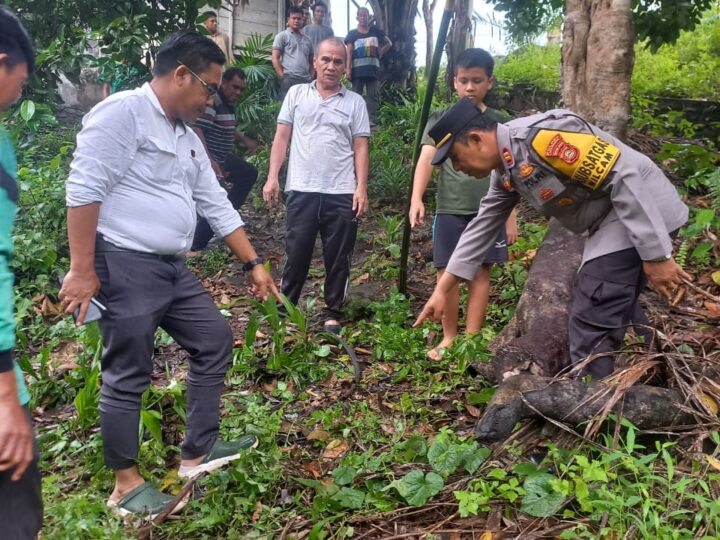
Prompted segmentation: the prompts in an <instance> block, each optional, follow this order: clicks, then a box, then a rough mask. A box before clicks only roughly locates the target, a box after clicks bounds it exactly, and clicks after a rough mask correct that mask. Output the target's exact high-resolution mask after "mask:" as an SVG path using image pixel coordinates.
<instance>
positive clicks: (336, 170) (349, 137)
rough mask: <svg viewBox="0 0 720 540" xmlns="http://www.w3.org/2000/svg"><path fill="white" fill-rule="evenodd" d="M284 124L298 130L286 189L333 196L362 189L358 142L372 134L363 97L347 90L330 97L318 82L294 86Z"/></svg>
mask: <svg viewBox="0 0 720 540" xmlns="http://www.w3.org/2000/svg"><path fill="white" fill-rule="evenodd" d="M277 121H278V124H289V125H291V126H292V130H293V131H292V138H291V141H290V161H289V163H288V172H287V183H286V185H285V191H305V192H315V193H327V194H332V195H340V194H348V193H354V192H355V188H356V187H357V179H356V177H355V158H354V151H353V140H354V139H355V138H356V137H369V136H370V122H369V120H368V113H367V107H366V105H365V101H364V100H363V98H362V97H361V96H360V95H359V94H356V93H355V92H352V91H350V90H347V89H346V88H345V87H341V88H340V90H339V91H338V93H336V94H333V95H332V96H329V97H327V98H324V99H323V97H322V96H321V95H320V93H319V92H318V90H317V88H316V86H315V81H313V82H311V83H307V84H298V85H295V86H293V87H291V88H290V90H289V91H288V93H287V96H286V97H285V100H284V101H283V104H282V108H281V109H280V114H279V115H278V120H277Z"/></svg>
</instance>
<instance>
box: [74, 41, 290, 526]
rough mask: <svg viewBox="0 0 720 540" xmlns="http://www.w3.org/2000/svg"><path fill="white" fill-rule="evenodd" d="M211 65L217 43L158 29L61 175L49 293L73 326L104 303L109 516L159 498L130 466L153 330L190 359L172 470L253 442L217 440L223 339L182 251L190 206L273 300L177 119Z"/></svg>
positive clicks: (154, 508)
mask: <svg viewBox="0 0 720 540" xmlns="http://www.w3.org/2000/svg"><path fill="white" fill-rule="evenodd" d="M224 61H225V56H224V55H223V53H222V51H221V50H220V49H219V48H218V46H217V45H216V44H215V43H213V42H212V41H210V40H209V39H207V38H206V37H204V36H202V35H200V34H198V33H196V32H189V31H183V32H177V33H175V34H173V35H171V36H170V37H169V38H168V39H167V40H166V41H165V42H164V43H163V44H162V46H161V47H160V49H159V50H158V53H157V56H156V59H155V67H154V73H153V74H154V77H153V79H152V81H151V82H150V83H146V84H145V85H144V86H143V87H142V88H138V89H137V90H133V91H129V92H120V93H117V94H114V95H112V96H110V97H109V98H107V99H105V100H104V101H102V102H101V103H99V104H98V105H96V106H95V107H94V108H93V109H92V110H91V111H90V112H89V113H88V114H87V115H86V116H85V118H84V119H83V128H82V131H80V133H79V134H78V137H77V149H76V151H75V155H74V157H73V161H72V164H71V170H70V176H69V178H68V180H67V184H66V191H67V206H68V219H67V221H68V239H69V243H70V272H68V274H67V276H66V277H65V280H64V282H63V286H62V289H61V291H60V298H61V299H62V300H63V302H64V303H65V304H66V306H67V309H66V311H67V312H69V313H70V312H73V311H74V310H76V309H79V315H78V317H77V322H78V324H82V323H83V320H84V318H85V315H86V313H87V310H88V305H89V303H90V300H91V298H93V297H94V296H98V297H99V299H100V301H101V302H102V304H104V305H105V306H106V308H107V310H106V311H105V313H104V315H103V317H102V319H101V320H100V331H101V332H102V337H103V357H102V387H101V389H100V428H101V431H102V438H103V448H104V453H105V464H106V465H107V466H108V467H109V468H111V469H113V471H114V473H115V489H114V490H113V493H112V494H111V495H110V498H109V500H108V506H109V507H111V508H114V509H115V510H116V511H117V512H118V513H120V514H121V515H127V514H134V513H150V514H157V513H158V512H160V511H161V509H162V508H163V507H164V506H165V505H166V504H167V503H168V501H170V500H171V499H172V497H171V496H170V495H166V494H164V493H161V492H160V491H159V490H158V489H156V488H154V487H153V486H152V484H150V482H146V481H145V480H144V479H143V477H142V476H141V475H140V472H139V469H138V466H137V460H138V450H139V443H138V425H139V422H140V406H141V401H142V395H143V393H144V392H145V390H147V388H148V386H149V385H150V377H151V374H152V372H153V361H152V357H153V348H154V336H155V331H156V330H157V328H158V327H160V328H163V329H164V330H166V331H167V332H168V334H170V335H171V336H172V337H173V338H174V339H175V341H176V342H177V343H178V344H179V345H181V346H182V347H183V348H184V349H185V350H186V351H187V352H188V353H189V356H190V358H189V364H190V369H189V372H188V375H187V424H186V429H185V438H184V441H183V444H182V461H181V462H180V470H179V475H180V476H186V477H187V476H194V475H197V474H199V473H201V472H209V471H212V470H214V469H216V468H218V467H221V466H223V465H225V464H227V463H228V462H229V461H231V460H233V459H237V458H238V457H239V456H240V452H241V451H242V450H244V449H247V448H250V447H253V446H255V445H256V444H257V438H255V437H254V436H251V435H250V436H245V437H242V438H240V439H239V440H237V441H232V442H224V441H221V440H220V439H218V422H219V416H220V393H221V391H222V389H223V384H224V378H225V371H226V369H227V364H228V360H229V359H230V355H231V353H232V347H233V335H232V331H231V329H230V326H229V325H228V323H227V321H226V320H225V318H224V317H223V316H222V314H221V313H220V311H219V310H218V309H217V307H216V306H215V304H214V302H213V300H212V298H211V297H210V295H209V294H208V292H207V291H206V290H205V288H204V287H203V286H202V285H201V283H200V282H199V281H198V279H197V278H196V277H195V276H194V275H193V274H192V273H191V272H190V270H188V268H187V266H186V265H185V255H184V254H185V252H186V251H187V250H188V249H189V248H190V244H191V242H192V238H193V232H194V230H195V220H196V214H200V215H201V216H202V217H204V218H205V219H207V220H208V222H209V223H210V226H211V227H212V228H213V230H214V231H215V232H216V233H217V235H218V236H221V237H223V239H224V240H225V243H226V244H227V245H228V246H229V247H230V249H231V250H232V252H233V253H234V254H235V256H236V257H237V258H238V259H240V261H242V262H243V263H245V265H244V266H243V270H246V271H250V280H251V281H252V284H253V287H254V288H255V289H256V292H257V293H258V295H259V296H261V297H267V296H268V295H269V294H275V295H276V296H277V289H276V288H275V285H274V284H273V282H272V278H271V277H270V275H269V274H268V273H267V271H266V270H265V268H264V267H263V265H262V262H263V261H262V259H260V258H258V256H257V254H256V253H255V250H254V249H253V247H252V245H251V244H250V241H249V240H248V238H247V236H246V235H245V231H244V228H243V221H242V219H241V218H240V216H239V215H238V213H237V212H236V211H235V210H234V209H233V207H232V205H231V204H230V201H228V198H227V194H226V193H225V190H224V189H223V188H222V187H221V186H220V184H219V183H218V181H217V179H216V178H215V173H214V172H213V170H212V166H211V164H210V159H209V158H208V156H207V154H206V152H205V149H204V147H203V144H202V142H201V141H200V139H199V138H198V136H197V135H196V134H195V133H194V132H193V130H192V129H191V128H190V127H189V126H188V125H187V122H193V121H194V120H195V119H196V118H197V117H198V116H199V115H200V114H201V113H202V112H203V111H204V110H205V107H206V106H208V105H210V104H211V103H212V96H213V95H214V94H215V93H216V92H217V87H218V83H219V82H220V75H221V70H222V64H223V63H224ZM176 510H177V508H176Z"/></svg>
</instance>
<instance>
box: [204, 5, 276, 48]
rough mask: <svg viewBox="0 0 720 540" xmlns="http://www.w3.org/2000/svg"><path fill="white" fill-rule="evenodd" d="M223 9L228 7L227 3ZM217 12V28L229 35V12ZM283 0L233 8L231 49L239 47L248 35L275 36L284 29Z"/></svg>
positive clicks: (224, 10)
mask: <svg viewBox="0 0 720 540" xmlns="http://www.w3.org/2000/svg"><path fill="white" fill-rule="evenodd" d="M224 7H228V8H229V7H230V6H229V5H228V3H227V2H225V3H224ZM224 7H223V8H222V9H219V10H218V26H219V27H220V30H221V31H222V32H225V33H226V34H230V11H228V10H227V9H224ZM284 7H285V0H250V4H249V5H247V6H246V7H245V8H241V7H236V8H235V20H234V22H233V25H232V26H233V36H232V38H233V39H232V44H233V47H240V46H242V44H243V43H245V40H246V39H247V38H248V37H249V36H250V34H261V35H263V36H264V35H266V34H273V35H275V34H277V33H278V32H279V31H281V30H283V29H284V28H285V21H284V17H283V15H282V14H283V13H284V12H283V8H284Z"/></svg>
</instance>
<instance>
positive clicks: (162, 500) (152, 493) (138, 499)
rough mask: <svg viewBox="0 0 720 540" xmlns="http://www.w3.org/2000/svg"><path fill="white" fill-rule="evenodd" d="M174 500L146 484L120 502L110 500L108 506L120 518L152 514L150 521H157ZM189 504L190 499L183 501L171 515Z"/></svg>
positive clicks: (148, 483)
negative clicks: (159, 515) (156, 518)
mask: <svg viewBox="0 0 720 540" xmlns="http://www.w3.org/2000/svg"><path fill="white" fill-rule="evenodd" d="M174 498H175V497H173V496H172V495H167V494H166V493H163V492H162V491H160V490H159V489H157V488H155V486H153V485H152V484H151V483H150V482H144V483H142V484H140V485H139V486H138V487H136V488H135V489H133V490H132V491H131V492H130V493H128V494H127V495H125V496H124V497H123V498H122V499H120V500H119V501H112V500H109V501H108V502H107V506H108V508H110V509H111V510H113V511H114V512H116V513H117V514H119V515H120V516H129V515H147V514H150V519H155V517H156V516H157V515H158V514H159V513H160V512H162V511H163V510H164V509H165V507H166V506H167V504H168V503H169V502H170V501H172V500H173V499H174ZM187 502H188V498H184V499H181V500H180V501H179V502H178V503H177V505H175V508H173V509H172V511H171V512H170V513H171V514H175V513H176V512H179V511H180V510H182V509H183V508H184V507H185V505H186V504H187Z"/></svg>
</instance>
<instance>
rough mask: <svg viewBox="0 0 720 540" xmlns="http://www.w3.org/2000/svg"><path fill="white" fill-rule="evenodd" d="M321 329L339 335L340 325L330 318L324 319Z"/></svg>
mask: <svg viewBox="0 0 720 540" xmlns="http://www.w3.org/2000/svg"><path fill="white" fill-rule="evenodd" d="M323 329H324V330H325V331H326V332H328V333H330V334H335V335H336V336H339V335H340V331H341V330H342V326H340V323H339V322H337V321H335V320H333V319H330V320H329V321H325V325H324V326H323Z"/></svg>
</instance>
